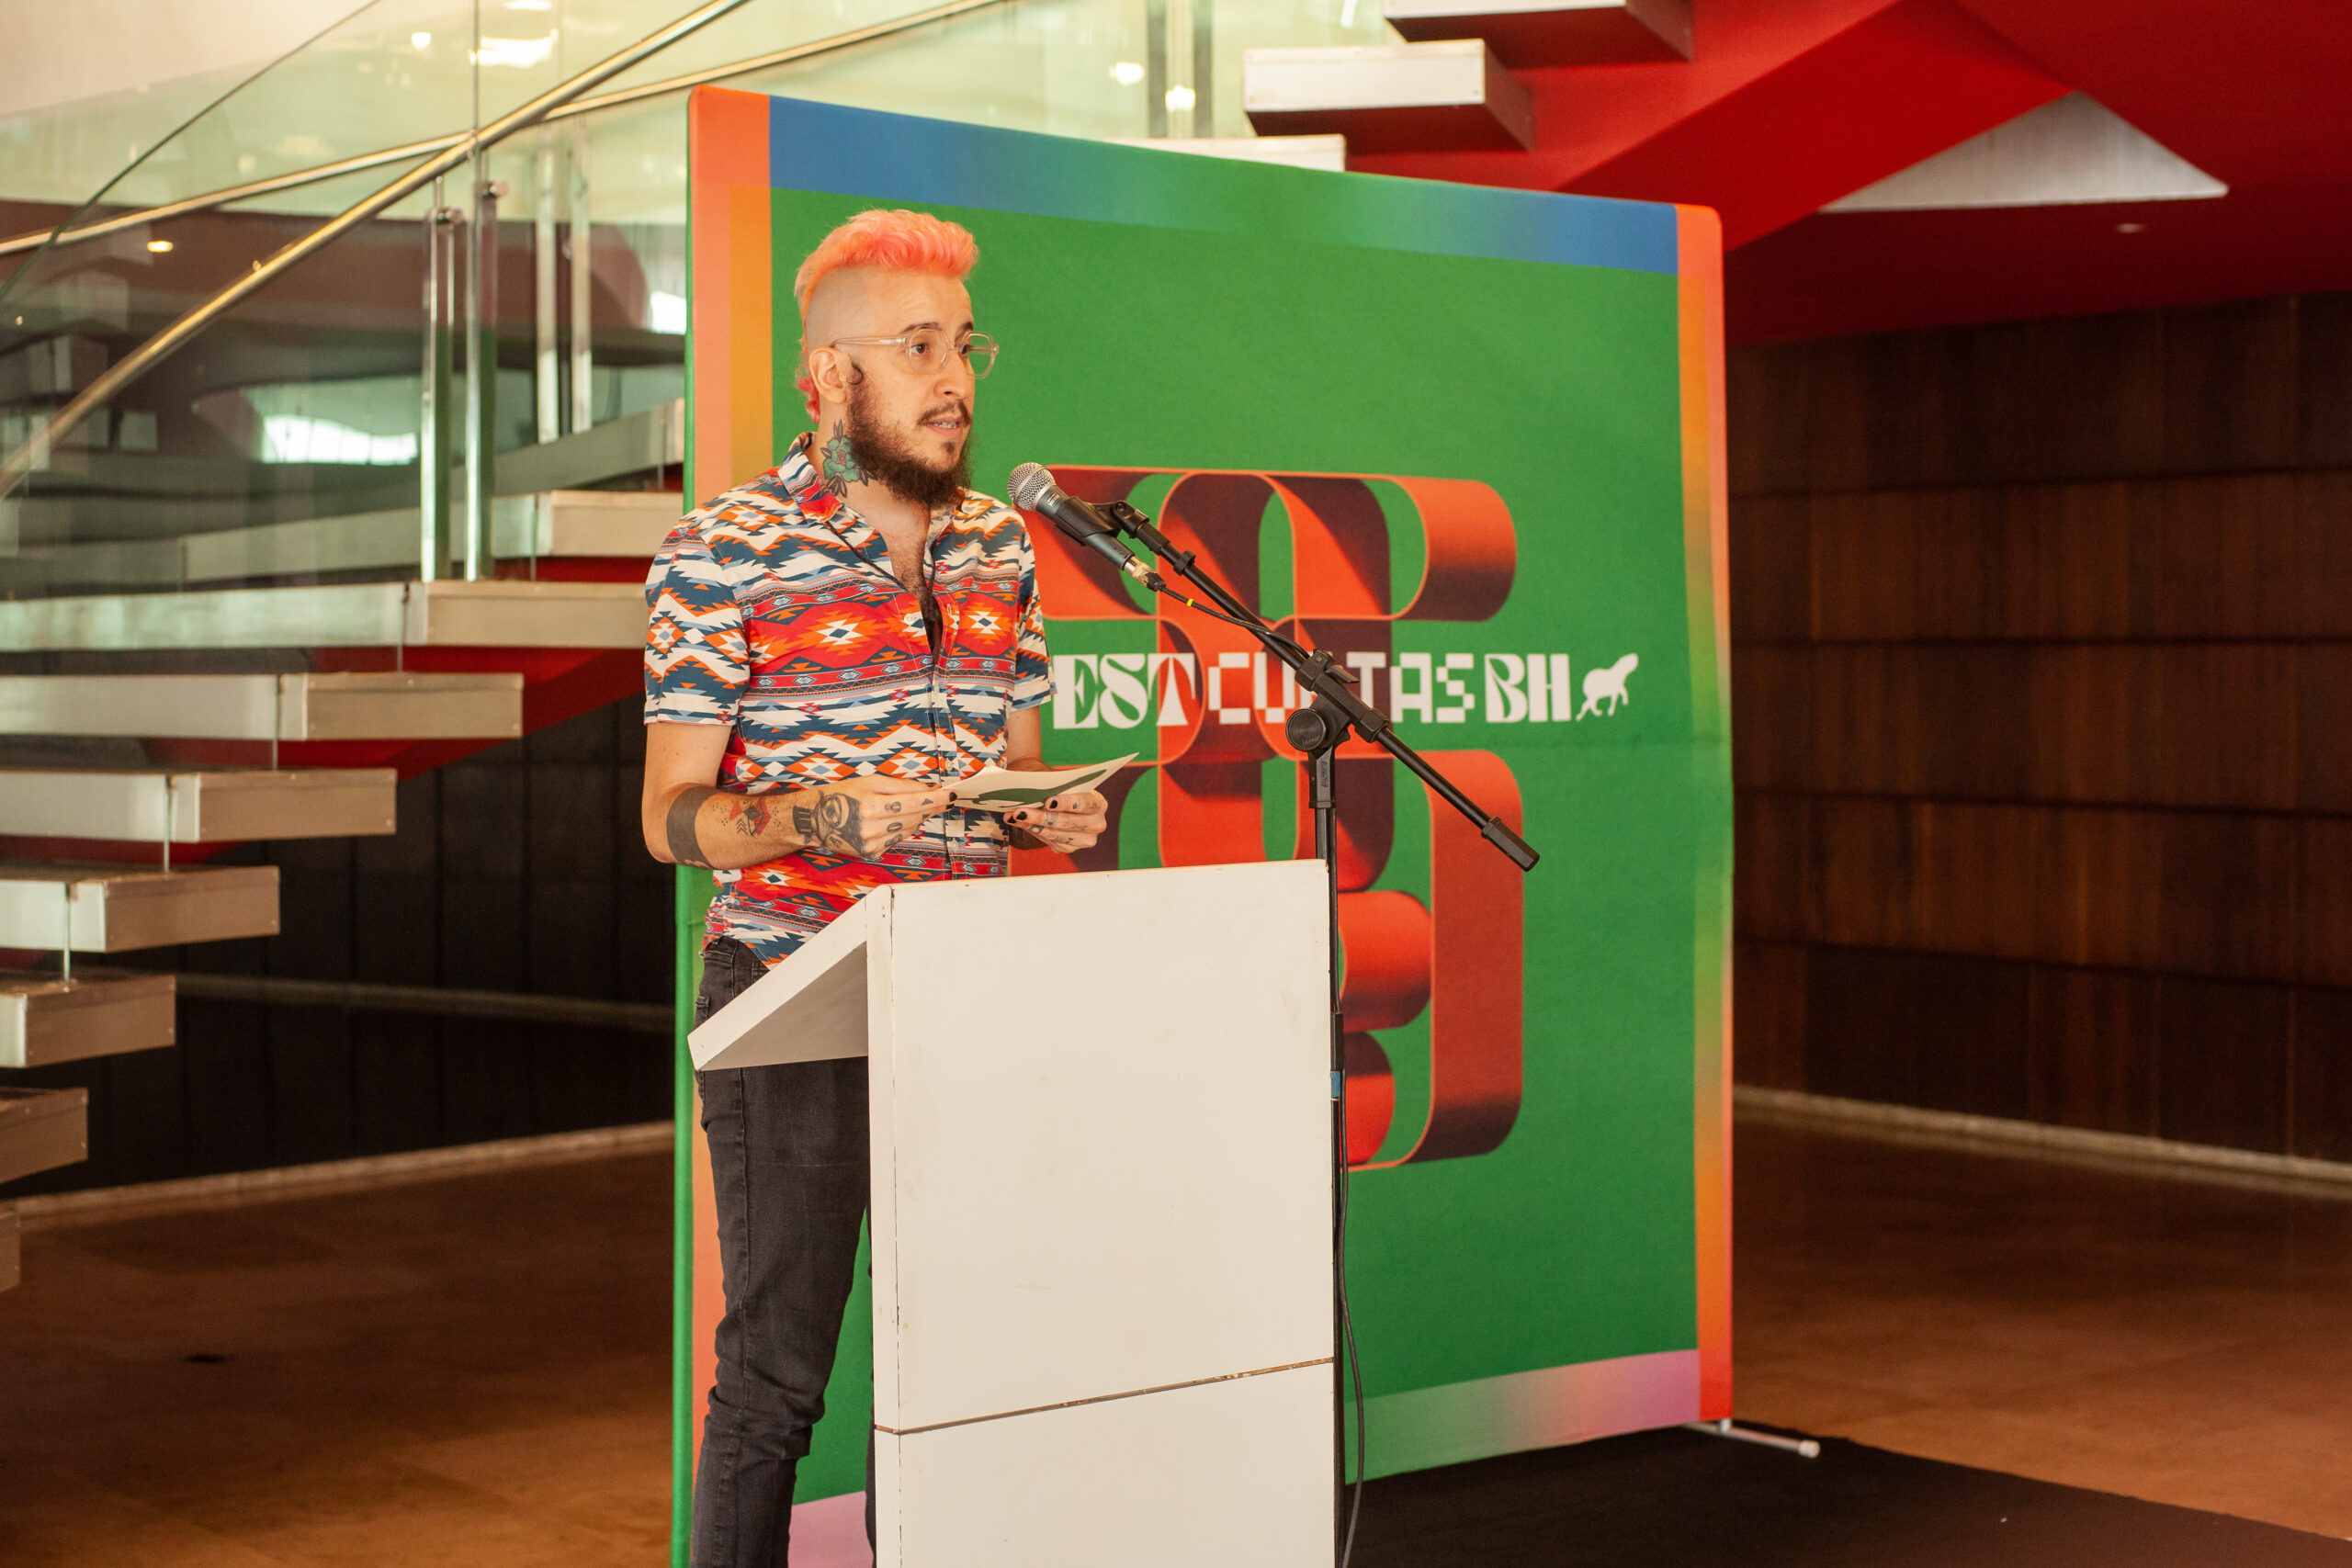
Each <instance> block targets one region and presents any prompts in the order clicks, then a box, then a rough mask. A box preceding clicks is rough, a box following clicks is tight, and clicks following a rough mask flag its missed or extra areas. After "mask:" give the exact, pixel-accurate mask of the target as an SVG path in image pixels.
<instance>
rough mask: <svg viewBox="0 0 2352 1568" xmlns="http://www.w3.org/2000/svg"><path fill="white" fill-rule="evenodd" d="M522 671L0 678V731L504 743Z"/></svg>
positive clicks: (515, 713)
mask: <svg viewBox="0 0 2352 1568" xmlns="http://www.w3.org/2000/svg"><path fill="white" fill-rule="evenodd" d="M522 733H523V677H522V676H520V675H498V674H491V675H412V674H394V673H381V674H378V673H352V674H342V673H331V674H308V675H0V735H130V736H162V737H170V738H173V739H182V738H186V739H208V740H475V739H498V740H508V739H515V737H517V736H519V735H521V734H522Z"/></svg>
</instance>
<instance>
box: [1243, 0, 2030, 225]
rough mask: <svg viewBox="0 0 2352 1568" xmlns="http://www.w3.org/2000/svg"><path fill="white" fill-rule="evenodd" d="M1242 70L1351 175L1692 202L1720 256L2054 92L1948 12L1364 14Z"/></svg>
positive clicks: (1908, 6)
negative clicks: (1711, 219) (1328, 39)
mask: <svg viewBox="0 0 2352 1568" xmlns="http://www.w3.org/2000/svg"><path fill="white" fill-rule="evenodd" d="M1385 17H1386V20H1387V22H1388V25H1389V26H1390V27H1391V28H1393V29H1394V30H1395V31H1396V33H1397V35H1398V36H1399V37H1400V38H1402V39H1404V40H1406V41H1403V42H1399V43H1394V44H1387V45H1382V46H1374V47H1362V48H1346V49H1329V48H1326V49H1266V50H1251V51H1247V52H1246V53H1245V55H1244V57H1243V101H1244V104H1245V106H1246V107H1247V109H1248V112H1249V116H1250V122H1251V124H1252V125H1253V126H1255V127H1256V128H1257V129H1258V130H1260V131H1261V132H1263V133H1267V134H1275V133H1280V134H1287V135H1300V134H1327V135H1328V134H1340V135H1344V136H1345V137H1346V138H1347V139H1348V166H1349V167H1350V168H1351V169H1357V170H1362V171H1364V172H1367V173H1373V174H1387V175H1409V176H1413V177H1416V178H1421V179H1436V180H1452V181H1459V182H1463V183H1467V184H1473V185H1492V186H1515V187H1518V188H1521V189H1529V190H1555V191H1566V192H1572V193H1575V194H1577V195H1584V196H1601V197H1625V198H1629V199H1635V200H1645V201H1676V202H1684V203H1694V204H1700V205H1704V206H1710V207H1713V208H1714V209H1716V210H1717V212H1718V213H1720V214H1721V216H1722V219H1723V227H1724V244H1725V246H1726V247H1736V246H1737V245H1740V244H1743V243H1747V241H1749V240H1752V239H1755V238H1758V236H1760V235H1762V234H1765V233H1769V232H1770V231H1773V230H1775V229H1779V228H1781V227H1783V226H1784V225H1787V224H1789V223H1792V222H1794V221H1796V220H1799V219H1801V218H1804V217H1808V216H1810V215H1811V214H1813V213H1815V212H1816V211H1819V210H1820V209H1823V208H1824V207H1826V206H1828V205H1829V204H1830V203H1832V202H1834V201H1837V200H1838V198H1840V197H1845V196H1848V195H1849V194H1851V193H1852V192H1854V191H1857V190H1860V189H1861V188H1863V187H1864V186H1870V185H1871V184H1873V183H1875V182H1877V181H1879V180H1882V179H1884V178H1885V177H1887V176H1888V175H1894V174H1895V173H1898V172H1899V171H1901V170H1903V169H1906V168H1909V167H1911V166H1913V165H1914V164H1918V163H1919V162H1921V161H1923V160H1925V159H1927V158H1928V157H1931V156H1933V155H1934V154H1936V153H1938V152H1942V151H1944V150H1945V149H1946V148H1949V147H1952V146H1955V145H1957V144H1958V143H1960V142H1962V141H1967V140H1968V139H1970V138H1971V137H1973V136H1976V135H1978V134H1979V133H1981V132H1984V131H1985V130H1991V129H1992V128H1993V127H1995V126H1997V125H2002V124H2005V123H2007V121H2009V120H2011V119H2014V118H2017V117H2018V116H2019V115H2022V114H2025V113H2027V112H2028V111H2030V110H2032V109H2034V108H2036V107H2040V106H2041V105H2043V104H2045V103H2049V102H2051V101H2052V100H2054V99H2056V98H2058V97H2061V96H2064V94H2065V93H2066V92H2067V90H2068V85H2067V84H2066V83H2064V82H2062V81H2060V80H2058V79H2057V78H2055V77H2053V76H2052V75H2051V74H2050V73H2048V72H2046V71H2044V70H2043V69H2042V68H2041V66H2040V65H2039V64H2037V63H2036V62H2034V61H2032V60H2030V59H2029V58H2027V57H2026V55H2024V54H2023V53H2022V52H2021V51H2019V50H2018V48H2017V47H2016V46H2015V45H2013V44H2012V43H2010V42H2009V41H2008V40H2007V39H2006V38H2004V37H2002V36H2001V35H2000V34H1998V33H1996V32H1995V31H1994V30H1993V29H1992V28H1989V27H1987V26H1986V25H1985V23H1984V22H1982V21H1981V20H1979V19H1978V18H1977V17H1976V16H1975V14H1974V13H1973V11H1972V10H1970V9H1968V8H1966V7H1965V6H1961V5H1957V4H1953V3H1951V0H1804V3H1802V4H1799V3H1795V0H1585V3H1570V4H1562V3H1560V0H1529V3H1521V0H1386V3H1385Z"/></svg>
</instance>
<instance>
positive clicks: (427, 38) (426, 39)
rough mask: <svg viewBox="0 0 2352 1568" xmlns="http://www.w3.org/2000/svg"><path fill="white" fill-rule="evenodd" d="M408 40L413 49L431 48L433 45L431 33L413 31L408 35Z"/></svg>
mask: <svg viewBox="0 0 2352 1568" xmlns="http://www.w3.org/2000/svg"><path fill="white" fill-rule="evenodd" d="M408 41H409V47H410V48H412V49H431V48H432V47H433V35H432V34H431V33H411V34H409V35H408Z"/></svg>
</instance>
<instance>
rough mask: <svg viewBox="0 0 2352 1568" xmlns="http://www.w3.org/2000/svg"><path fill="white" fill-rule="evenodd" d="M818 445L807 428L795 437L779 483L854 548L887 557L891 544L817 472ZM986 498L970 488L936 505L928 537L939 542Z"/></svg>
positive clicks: (778, 470) (777, 471)
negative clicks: (951, 499)
mask: <svg viewBox="0 0 2352 1568" xmlns="http://www.w3.org/2000/svg"><path fill="white" fill-rule="evenodd" d="M816 444H817V434H816V432H814V431H809V430H804V431H802V432H801V433H800V434H798V435H796V436H794V437H793V438H792V445H791V446H789V447H788V448H786V452H785V455H784V461H783V462H781V463H778V464H777V465H776V466H775V478H776V482H777V484H778V485H779V486H781V487H782V489H783V491H784V492H785V494H786V495H787V496H789V497H790V498H791V500H792V504H793V505H795V506H797V507H798V508H799V509H800V511H801V513H802V514H803V515H805V516H807V517H809V519H810V520H812V521H814V522H819V523H822V524H825V525H828V526H829V527H831V529H832V530H833V531H834V532H835V533H837V534H839V535H840V536H842V539H844V540H845V541H847V542H848V543H849V544H850V545H851V546H852V547H854V548H856V549H858V550H860V551H863V552H866V553H871V552H872V551H873V550H881V551H882V552H883V553H884V555H885V557H886V558H887V556H888V546H886V545H885V544H884V543H883V542H882V536H881V534H880V533H878V532H877V531H876V529H875V527H874V525H872V524H870V523H868V522H867V521H866V520H865V517H864V516H862V515H860V513H858V510H857V508H855V507H854V506H852V505H851V504H850V503H849V502H847V501H845V500H843V499H842V497H841V496H840V495H838V494H836V493H834V492H833V491H831V490H829V489H828V488H826V485H825V480H824V476H823V475H821V474H820V473H819V472H818V471H817V465H816V463H815V461H814V460H813V459H812V458H811V457H810V454H811V453H812V452H814V451H815V450H816ZM982 499H984V498H982V497H980V496H979V495H978V494H977V493H976V492H974V491H968V490H967V491H962V492H961V493H960V494H959V495H958V496H957V497H956V500H954V501H951V502H947V503H946V504H944V505H942V506H935V507H933V508H932V512H931V527H930V529H929V531H928V532H927V533H926V535H925V537H926V539H928V540H929V541H930V542H931V543H933V544H936V543H937V542H938V540H939V536H940V535H941V534H942V533H943V532H944V531H945V530H946V528H947V525H949V524H951V523H953V522H955V521H956V519H957V518H958V517H960V516H962V515H963V514H964V513H965V511H966V510H967V508H969V507H970V506H971V504H972V502H975V501H978V500H982Z"/></svg>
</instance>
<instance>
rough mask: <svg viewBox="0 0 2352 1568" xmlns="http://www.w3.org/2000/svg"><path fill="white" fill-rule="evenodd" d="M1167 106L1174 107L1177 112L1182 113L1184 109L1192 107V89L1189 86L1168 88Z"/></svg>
mask: <svg viewBox="0 0 2352 1568" xmlns="http://www.w3.org/2000/svg"><path fill="white" fill-rule="evenodd" d="M1168 107H1170V108H1171V109H1174V110H1175V111H1176V112H1177V113H1178V114H1182V113H1183V112H1184V111H1185V110H1186V109H1189V108H1191V107H1193V89H1192V88H1190V87H1170V88H1169V89H1168Z"/></svg>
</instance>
